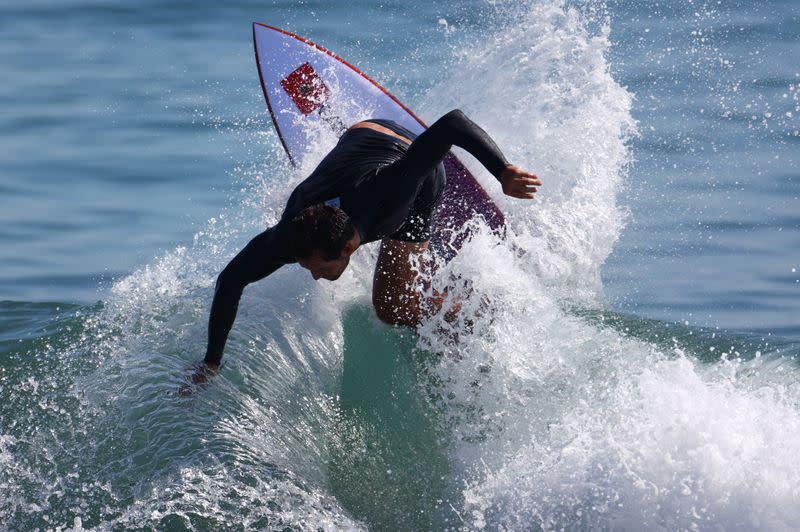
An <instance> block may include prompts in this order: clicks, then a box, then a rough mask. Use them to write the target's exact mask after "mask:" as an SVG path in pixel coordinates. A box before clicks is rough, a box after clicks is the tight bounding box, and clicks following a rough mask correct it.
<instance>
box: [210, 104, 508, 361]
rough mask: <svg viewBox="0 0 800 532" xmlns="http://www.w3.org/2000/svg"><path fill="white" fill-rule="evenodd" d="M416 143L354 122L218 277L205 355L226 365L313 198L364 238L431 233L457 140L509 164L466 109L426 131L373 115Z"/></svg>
mask: <svg viewBox="0 0 800 532" xmlns="http://www.w3.org/2000/svg"><path fill="white" fill-rule="evenodd" d="M369 122H374V123H376V124H379V125H381V126H384V127H386V128H388V129H390V130H392V131H394V132H395V133H397V134H399V135H401V136H403V137H406V138H408V139H410V140H412V141H413V142H412V143H411V145H409V144H407V143H406V142H403V141H402V140H400V139H398V138H396V137H394V136H392V135H388V134H386V133H381V132H379V131H375V130H373V129H369V128H353V129H350V130H348V131H347V132H345V133H344V135H342V137H341V139H339V142H338V144H337V145H336V147H334V148H333V150H331V152H330V153H329V154H328V155H327V156H326V157H325V158H324V159H323V160H322V162H320V164H319V165H318V166H317V168H316V169H315V170H314V172H313V173H312V174H311V175H310V176H308V178H306V180H305V181H303V182H302V183H300V184H299V185H298V186H297V188H295V190H294V192H292V195H291V196H290V197H289V201H288V202H287V204H286V209H285V210H284V212H283V215H282V216H281V219H280V221H279V222H278V224H277V225H275V226H274V227H271V228H269V229H267V230H266V231H264V232H263V233H261V234H260V235H258V236H256V237H255V238H253V240H251V241H250V243H248V244H247V246H245V248H244V249H243V250H242V251H241V252H239V254H238V255H236V257H234V259H233V260H232V261H231V262H230V263H229V264H228V266H226V267H225V269H224V270H223V271H222V273H221V274H220V275H219V278H218V279H217V287H216V292H215V294H214V302H213V303H212V305H211V315H210V317H209V324H208V350H207V351H206V356H205V362H206V363H208V364H219V362H220V360H221V359H222V350H223V348H224V347H225V342H226V340H227V338H228V333H229V332H230V329H231V327H232V326H233V321H234V319H235V318H236V311H237V308H238V305H239V299H240V298H241V295H242V291H243V290H244V287H245V286H247V285H248V284H250V283H252V282H255V281H258V280H260V279H263V278H264V277H266V276H267V275H269V274H271V273H272V272H274V271H275V270H277V269H278V268H280V267H281V266H283V265H284V264H289V263H293V262H297V260H296V259H295V258H294V257H293V256H291V254H290V252H289V249H290V246H289V242H288V230H287V229H288V222H289V221H291V219H292V218H294V217H295V216H296V215H297V214H298V213H299V212H300V211H302V210H303V209H305V208H306V207H309V206H311V205H316V204H319V203H326V202H327V203H331V204H333V205H336V206H338V207H339V208H340V209H342V210H343V211H344V212H346V213H347V215H348V216H349V217H350V219H351V220H352V221H353V224H354V225H355V227H356V229H357V230H358V232H359V234H360V235H361V243H362V244H366V243H368V242H374V241H376V240H380V239H383V238H391V239H394V240H402V241H406V242H424V241H426V240H429V239H430V223H431V217H432V215H433V211H434V209H435V208H436V205H437V204H438V202H439V199H440V198H441V194H442V192H443V190H444V185H445V174H444V167H443V165H442V159H443V158H444V156H445V155H446V154H447V152H448V151H449V150H450V148H451V147H452V146H453V145H456V146H459V147H461V148H464V149H465V150H467V151H468V152H469V153H471V154H472V155H473V156H474V157H475V158H476V159H478V160H479V161H480V162H481V163H482V164H483V166H485V167H486V168H487V169H488V170H489V171H490V172H491V173H492V174H493V175H494V176H495V177H499V176H500V173H501V172H502V171H503V169H504V168H505V167H506V166H507V165H508V162H507V161H506V159H505V157H504V156H503V154H502V153H501V152H500V150H499V149H498V148H497V146H496V145H495V143H494V142H493V141H492V139H491V138H489V136H488V135H487V134H486V132H485V131H483V130H482V129H481V128H480V127H478V126H477V125H476V124H475V123H474V122H472V121H471V120H470V119H469V118H467V117H466V116H465V115H464V113H462V112H461V111H459V110H455V111H451V112H449V113H447V114H446V115H444V116H443V117H442V118H440V119H439V120H437V121H436V122H435V123H434V124H433V125H432V126H431V127H430V128H428V129H427V130H425V131H424V132H423V133H421V134H420V135H419V136H416V135H415V134H413V133H412V132H410V131H408V130H407V129H405V128H403V127H402V126H400V125H398V124H396V123H395V122H392V121H389V120H378V119H374V120H369Z"/></svg>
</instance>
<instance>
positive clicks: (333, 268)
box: [297, 255, 350, 281]
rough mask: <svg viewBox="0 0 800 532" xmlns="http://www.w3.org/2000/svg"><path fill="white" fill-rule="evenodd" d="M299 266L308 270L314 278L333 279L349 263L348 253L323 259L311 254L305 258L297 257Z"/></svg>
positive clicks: (339, 275) (342, 271) (336, 277)
mask: <svg viewBox="0 0 800 532" xmlns="http://www.w3.org/2000/svg"><path fill="white" fill-rule="evenodd" d="M297 263H298V264H300V266H302V267H303V268H305V269H306V270H309V271H310V272H311V276H312V277H313V278H314V280H315V281H316V280H318V279H327V280H328V281H335V280H336V279H338V278H339V277H341V275H342V274H343V273H344V271H345V270H346V269H347V265H348V264H350V255H343V256H341V257H339V258H338V259H334V260H325V259H323V258H322V257H320V256H319V255H312V256H311V257H308V258H305V259H298V261H297Z"/></svg>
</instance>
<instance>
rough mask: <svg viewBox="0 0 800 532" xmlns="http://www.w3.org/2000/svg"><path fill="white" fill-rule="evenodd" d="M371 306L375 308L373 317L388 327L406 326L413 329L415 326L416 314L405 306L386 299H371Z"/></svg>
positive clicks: (416, 321)
mask: <svg viewBox="0 0 800 532" xmlns="http://www.w3.org/2000/svg"><path fill="white" fill-rule="evenodd" d="M372 306H373V307H374V308H375V315H376V316H378V319H379V320H381V321H382V322H384V323H386V324H388V325H406V326H409V327H413V326H415V325H417V323H418V319H417V315H418V314H419V313H418V312H414V311H413V309H411V308H408V306H407V305H402V304H399V303H394V302H392V301H389V300H387V299H386V298H382V297H379V296H378V297H376V296H374V295H373V297H372Z"/></svg>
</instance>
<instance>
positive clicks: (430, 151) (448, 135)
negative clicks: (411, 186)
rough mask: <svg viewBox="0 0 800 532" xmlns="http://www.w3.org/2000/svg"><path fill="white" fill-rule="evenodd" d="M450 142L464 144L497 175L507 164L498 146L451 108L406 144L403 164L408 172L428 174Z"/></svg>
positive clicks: (471, 122)
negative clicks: (408, 144)
mask: <svg viewBox="0 0 800 532" xmlns="http://www.w3.org/2000/svg"><path fill="white" fill-rule="evenodd" d="M453 145H455V146H458V147H459V148H464V149H465V150H467V151H468V152H469V153H470V154H471V155H472V156H473V157H475V158H476V159H478V161H480V163H481V164H482V165H483V166H484V167H486V169H487V170H489V172H491V173H492V175H493V176H495V177H496V178H498V179H499V177H500V174H501V172H502V171H503V170H504V169H505V167H506V166H508V161H507V160H506V158H505V156H503V153H502V152H501V151H500V148H498V147H497V144H495V143H494V141H493V140H492V139H491V137H489V135H488V134H487V133H486V132H485V131H484V130H483V129H481V128H480V126H478V125H477V124H476V123H475V122H473V121H472V120H470V119H469V118H467V115H465V114H464V113H463V112H462V111H461V110H459V109H455V110H453V111H450V112H449V113H447V114H446V115H444V116H443V117H441V118H440V119H439V120H437V121H436V122H434V123H433V125H431V127H429V128H428V129H426V130H425V131H424V132H422V133H421V134H420V135H419V136H418V137H417V138H416V139H415V140H414V142H412V143H411V146H409V148H408V151H407V152H406V154H405V156H403V159H402V164H403V166H404V167H405V168H404V169H405V171H406V172H408V173H409V174H410V175H427V174H428V172H431V171H432V170H434V168H435V167H436V165H438V164H439V163H440V162H441V160H442V159H443V158H444V156H445V155H447V152H448V151H449V150H450V148H451V147H453Z"/></svg>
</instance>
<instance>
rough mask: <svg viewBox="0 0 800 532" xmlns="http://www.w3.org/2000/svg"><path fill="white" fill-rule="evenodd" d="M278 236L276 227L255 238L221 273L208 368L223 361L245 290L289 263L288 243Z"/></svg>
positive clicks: (210, 331)
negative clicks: (229, 335) (226, 344)
mask: <svg viewBox="0 0 800 532" xmlns="http://www.w3.org/2000/svg"><path fill="white" fill-rule="evenodd" d="M277 234H278V228H277V226H276V227H273V228H270V229H267V230H266V231H264V232H263V233H261V234H260V235H258V236H256V237H255V238H253V239H252V240H251V241H250V242H249V243H248V244H247V246H245V248H244V249H243V250H242V251H240V252H239V254H238V255H236V257H234V259H233V260H232V261H231V262H230V263H229V264H228V265H227V266H226V267H225V269H224V270H222V273H220V274H219V277H218V278H217V286H216V289H215V291H214V301H213V302H212V303H211V312H210V314H209V318H208V348H207V349H206V356H205V359H204V362H205V363H206V364H207V365H217V366H218V365H219V363H220V361H221V360H222V352H223V350H224V349H225V343H226V342H227V340H228V334H229V333H230V332H231V328H232V327H233V322H234V320H235V319H236V312H237V311H238V309H239V300H240V299H241V297H242V292H243V291H244V288H245V287H246V286H247V285H248V284H250V283H253V282H255V281H258V280H260V279H263V278H264V277H266V276H268V275H269V274H271V273H272V272H274V271H275V270H277V269H278V268H280V267H281V265H282V264H286V263H287V262H289V260H290V259H289V258H288V257H287V256H286V249H285V248H286V244H285V242H283V241H282V240H281V239H278V238H276V235H277Z"/></svg>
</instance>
